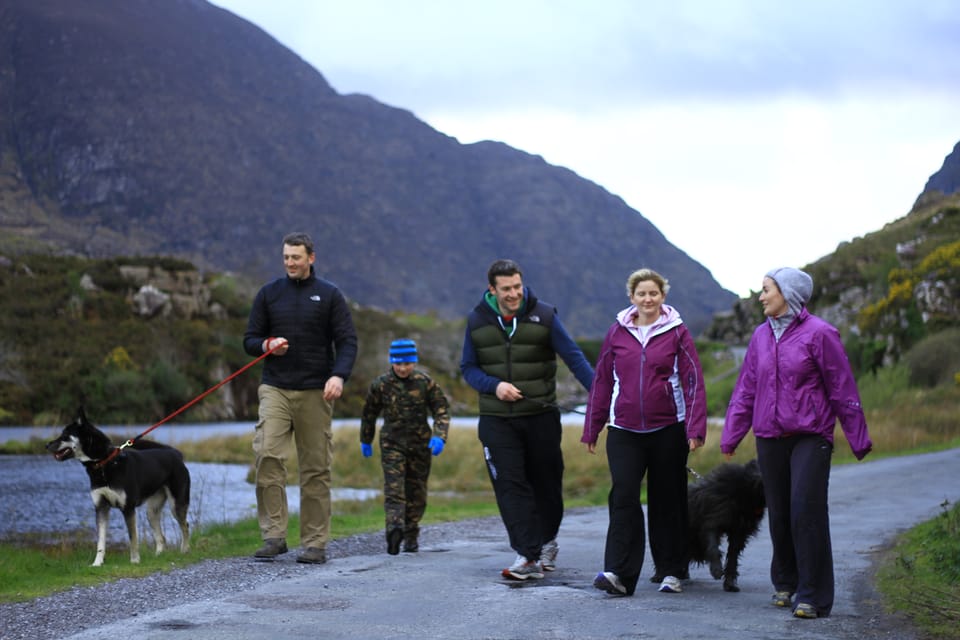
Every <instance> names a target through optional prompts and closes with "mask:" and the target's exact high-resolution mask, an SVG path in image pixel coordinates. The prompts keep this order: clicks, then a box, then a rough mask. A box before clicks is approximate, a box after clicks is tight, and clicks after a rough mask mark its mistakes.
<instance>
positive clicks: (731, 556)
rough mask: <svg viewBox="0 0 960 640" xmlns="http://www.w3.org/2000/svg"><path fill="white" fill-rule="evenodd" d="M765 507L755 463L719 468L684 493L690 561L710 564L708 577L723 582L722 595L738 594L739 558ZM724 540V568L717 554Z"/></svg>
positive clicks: (756, 529) (761, 482) (719, 555)
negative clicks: (725, 541) (733, 592)
mask: <svg viewBox="0 0 960 640" xmlns="http://www.w3.org/2000/svg"><path fill="white" fill-rule="evenodd" d="M766 506H767V503H766V499H765V498H764V496H763V481H762V480H761V478H760V466H759V465H758V464H757V461H756V460H751V461H750V462H748V463H747V464H731V463H727V464H722V465H720V466H718V467H716V468H715V469H714V470H713V471H711V472H710V473H708V474H707V475H706V476H704V477H703V478H701V479H700V480H698V481H697V482H695V483H693V484H691V485H690V487H689V488H688V489H687V513H688V517H689V534H690V535H689V541H688V542H689V544H688V548H687V550H688V554H689V560H690V562H695V563H697V564H709V565H710V575H712V576H713V577H714V578H715V579H716V580H719V579H720V578H723V590H724V591H740V587H738V586H737V577H738V575H739V573H738V571H737V568H738V565H739V562H740V554H741V553H743V549H744V547H746V546H747V541H748V540H749V539H750V538H752V537H753V536H754V535H755V534H756V533H757V531H758V530H759V529H760V522H761V521H762V520H763V512H764V509H766ZM724 536H726V538H727V561H726V564H724V563H723V562H722V554H721V552H720V539H721V538H722V537H724Z"/></svg>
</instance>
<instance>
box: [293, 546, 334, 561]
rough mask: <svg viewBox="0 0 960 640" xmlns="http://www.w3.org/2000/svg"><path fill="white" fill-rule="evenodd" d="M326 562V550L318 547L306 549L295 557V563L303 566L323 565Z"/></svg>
mask: <svg viewBox="0 0 960 640" xmlns="http://www.w3.org/2000/svg"><path fill="white" fill-rule="evenodd" d="M326 561H327V551H326V549H321V548H320V547H307V548H306V549H304V550H303V553H301V554H300V555H298V556H297V562H303V563H304V564H323V563H324V562H326Z"/></svg>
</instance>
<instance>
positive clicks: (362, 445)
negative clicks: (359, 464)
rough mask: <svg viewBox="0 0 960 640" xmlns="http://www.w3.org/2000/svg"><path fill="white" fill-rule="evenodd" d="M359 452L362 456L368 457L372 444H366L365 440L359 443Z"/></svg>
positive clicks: (370, 454) (371, 450) (371, 451)
mask: <svg viewBox="0 0 960 640" xmlns="http://www.w3.org/2000/svg"><path fill="white" fill-rule="evenodd" d="M360 453H362V454H363V457H364V458H369V457H370V456H372V455H373V445H372V444H367V443H366V442H361V443H360Z"/></svg>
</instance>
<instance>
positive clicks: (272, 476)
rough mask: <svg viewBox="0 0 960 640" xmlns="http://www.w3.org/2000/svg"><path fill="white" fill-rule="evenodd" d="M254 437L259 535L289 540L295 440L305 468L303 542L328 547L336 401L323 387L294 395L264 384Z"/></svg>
mask: <svg viewBox="0 0 960 640" xmlns="http://www.w3.org/2000/svg"><path fill="white" fill-rule="evenodd" d="M257 395H258V397H259V399H260V419H259V421H258V422H257V426H256V428H255V430H254V435H253V452H254V456H255V458H254V464H255V466H256V472H257V478H256V494H257V519H258V520H259V523H260V535H261V536H262V537H263V539H264V540H266V539H267V538H281V539H286V537H287V490H286V481H287V467H286V459H287V456H288V455H289V454H290V451H291V448H290V443H291V441H292V442H293V443H294V444H295V445H296V451H297V461H298V463H299V465H300V544H301V546H303V547H304V548H307V547H316V548H319V549H325V548H326V546H327V540H328V539H329V537H330V466H331V464H332V463H333V429H332V427H331V421H332V418H333V403H330V402H327V401H326V400H324V399H323V389H308V390H304V391H293V390H289V389H280V388H277V387H273V386H270V385H266V384H261V385H260V387H259V388H258V390H257Z"/></svg>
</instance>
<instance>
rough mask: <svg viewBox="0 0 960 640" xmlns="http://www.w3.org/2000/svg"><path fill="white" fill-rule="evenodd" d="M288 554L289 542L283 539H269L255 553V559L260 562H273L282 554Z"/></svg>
mask: <svg viewBox="0 0 960 640" xmlns="http://www.w3.org/2000/svg"><path fill="white" fill-rule="evenodd" d="M286 552H287V541H286V540H284V539H283V538H267V539H266V540H264V541H263V546H262V547H260V548H259V549H257V550H256V551H254V552H253V557H254V558H257V559H259V560H273V559H274V558H276V557H277V556H278V555H280V554H281V553H286Z"/></svg>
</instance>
